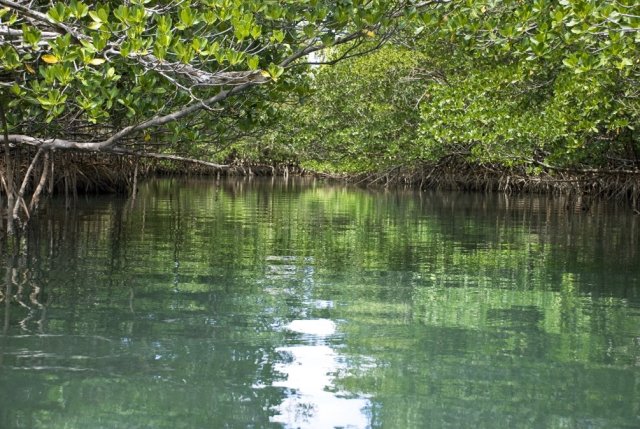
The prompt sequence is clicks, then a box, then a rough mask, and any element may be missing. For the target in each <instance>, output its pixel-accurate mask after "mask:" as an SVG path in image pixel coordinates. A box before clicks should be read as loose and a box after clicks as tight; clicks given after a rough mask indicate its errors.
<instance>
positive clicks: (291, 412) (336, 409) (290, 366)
mask: <svg viewBox="0 0 640 429" xmlns="http://www.w3.org/2000/svg"><path fill="white" fill-rule="evenodd" d="M287 329H288V330H290V331H292V332H297V333H300V334H303V338H304V339H305V340H307V341H306V342H307V343H308V344H305V345H299V346H291V347H280V348H278V349H277V350H278V351H279V352H281V353H286V354H289V355H290V356H291V358H292V359H291V362H289V363H282V364H279V365H277V366H276V369H277V370H278V371H279V372H281V373H283V374H284V375H285V376H286V379H285V380H283V381H279V382H276V383H274V386H278V387H285V388H287V389H289V390H290V391H291V393H290V395H289V396H288V397H287V398H286V399H285V400H284V401H283V402H282V404H280V405H279V406H278V408H277V411H278V414H277V415H276V416H274V417H272V418H271V421H272V422H274V423H281V424H284V425H285V427H292V428H334V427H340V428H366V427H369V419H368V417H367V415H366V413H365V410H366V408H368V407H369V405H370V404H369V401H368V400H367V399H362V398H355V399H354V398H345V397H340V396H338V395H337V394H336V393H334V392H330V391H328V389H329V388H330V387H332V385H333V379H334V376H333V375H332V374H335V373H337V372H338V371H339V370H341V369H344V368H345V364H343V363H340V359H339V358H340V356H339V355H338V354H337V353H336V352H335V351H334V350H333V349H332V348H331V347H329V346H327V345H326V344H324V340H325V339H326V338H327V337H329V336H331V335H333V334H334V333H335V331H336V325H335V323H334V322H333V321H331V320H327V319H316V320H294V321H293V322H291V323H290V324H289V325H288V326H287Z"/></svg>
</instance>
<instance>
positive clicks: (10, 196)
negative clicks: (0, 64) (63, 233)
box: [0, 93, 16, 235]
mask: <svg viewBox="0 0 640 429" xmlns="http://www.w3.org/2000/svg"><path fill="white" fill-rule="evenodd" d="M4 103H5V97H4V93H1V94H0V121H1V122H2V132H3V135H4V171H3V172H2V184H3V186H4V188H5V192H6V194H7V209H6V218H7V234H8V235H13V233H14V224H13V210H14V206H15V201H16V199H15V186H14V183H13V168H12V164H11V162H12V159H11V154H10V153H9V151H10V148H9V126H8V125H7V116H6V112H5V108H4Z"/></svg>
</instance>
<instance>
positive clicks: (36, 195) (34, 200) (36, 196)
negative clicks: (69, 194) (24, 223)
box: [29, 152, 49, 212]
mask: <svg viewBox="0 0 640 429" xmlns="http://www.w3.org/2000/svg"><path fill="white" fill-rule="evenodd" d="M48 178H49V152H47V153H45V154H44V165H43V166H42V174H41V175H40V180H39V181H38V186H36V190H35V191H34V192H33V195H32V196H31V202H30V203H29V211H30V212H33V210H34V209H35V208H37V207H38V202H39V201H40V195H41V194H42V190H43V189H44V187H45V185H46V184H47V179H48Z"/></svg>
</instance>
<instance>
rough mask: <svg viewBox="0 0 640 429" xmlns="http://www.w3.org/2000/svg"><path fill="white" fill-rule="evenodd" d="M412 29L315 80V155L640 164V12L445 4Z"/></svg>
mask: <svg viewBox="0 0 640 429" xmlns="http://www.w3.org/2000/svg"><path fill="white" fill-rule="evenodd" d="M406 24H407V25H406V27H405V28H404V32H403V33H402V34H401V35H398V36H397V37H396V38H395V39H394V41H393V42H391V43H390V46H387V48H386V49H385V50H382V51H379V52H378V53H377V54H375V55H372V56H369V57H362V58H358V59H356V60H354V61H352V62H349V63H340V64H337V65H335V66H333V67H326V68H323V69H321V70H320V71H319V73H318V77H317V79H316V80H315V87H316V90H317V93H316V95H315V96H314V97H313V99H312V100H309V101H308V102H307V103H306V106H310V107H305V106H303V107H302V108H301V109H299V110H300V111H302V112H305V111H306V112H308V113H307V114H304V113H303V114H302V117H303V122H304V123H306V124H307V125H308V126H307V127H306V130H305V131H306V132H305V133H303V135H304V137H303V138H301V139H300V142H301V143H303V144H304V143H306V142H309V143H311V144H307V145H304V146H305V147H306V148H307V149H309V151H310V154H312V155H313V156H314V158H315V159H318V160H332V161H333V160H334V159H335V158H338V157H347V158H348V160H349V165H352V166H353V165H354V164H355V166H356V169H357V170H359V171H371V170H372V169H376V168H377V169H388V168H393V167H396V166H398V165H420V164H421V163H423V162H434V161H438V160H441V159H443V158H444V157H448V156H452V155H456V156H461V157H464V158H465V159H466V160H468V161H472V162H480V163H498V164H500V165H502V166H513V165H522V164H524V165H528V166H533V167H542V166H549V164H551V165H552V166H556V167H574V168H575V167H582V168H583V169H584V167H585V166H586V167H595V168H600V169H602V168H605V167H606V168H610V169H613V168H615V169H618V170H633V169H635V168H637V166H638V165H639V164H640V141H639V136H638V132H637V128H638V125H639V123H638V121H639V118H640V115H639V114H640V102H639V100H640V98H639V96H640V93H639V92H638V88H640V53H639V52H640V51H639V50H638V42H639V41H640V6H638V4H637V2H634V1H622V2H608V1H564V0H563V1H545V0H539V1H535V2H520V1H474V2H445V3H443V4H441V5H439V7H438V8H436V9H434V10H429V11H428V12H426V13H422V14H415V15H414V16H413V17H412V19H411V20H409V21H407V22H406ZM341 52H342V51H340V50H337V52H335V53H334V55H336V56H339V55H340V53H341ZM305 118H306V121H305V120H304V119H305ZM316 118H321V120H319V121H317V120H316ZM327 151H330V152H332V153H333V156H327V155H326V152H327ZM341 168H343V167H341Z"/></svg>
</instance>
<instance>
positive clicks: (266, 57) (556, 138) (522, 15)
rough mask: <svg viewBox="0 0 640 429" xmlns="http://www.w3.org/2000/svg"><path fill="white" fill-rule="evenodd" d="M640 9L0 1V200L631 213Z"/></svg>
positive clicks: (24, 208)
mask: <svg viewBox="0 0 640 429" xmlns="http://www.w3.org/2000/svg"><path fill="white" fill-rule="evenodd" d="M639 40H640V4H638V2H637V1H634V0H620V1H617V2H609V1H605V0H588V1H586V0H581V1H560V2H558V1H551V0H536V1H531V2H522V1H513V0H499V1H494V0H491V1H489V0H478V1H473V2H469V1H444V2H443V1H430V0H427V1H415V0H380V1H376V2H370V1H362V0H345V1H341V2H338V3H336V2H331V1H328V0H327V1H325V0H320V1H318V2H260V1H256V0H238V1H233V2H227V1H225V2H219V1H212V2H209V1H199V2H189V1H187V2H179V3H177V4H176V3H174V2H164V1H160V2H152V3H149V2H147V1H144V0H131V1H130V2H126V3H125V4H123V3H122V2H116V1H110V0H106V1H104V2H99V3H90V2H87V3H85V2H83V1H82V0H73V1H61V2H56V3H55V5H54V4H52V3H50V2H32V3H30V4H29V5H25V4H22V3H20V2H16V1H14V0H0V128H1V134H2V135H1V139H0V148H2V152H3V154H2V156H0V158H2V160H1V161H0V163H1V165H0V179H1V180H0V182H1V183H0V189H1V191H0V195H1V196H2V212H3V215H2V219H3V220H4V221H5V222H6V231H7V233H8V234H12V233H13V231H14V226H15V225H14V224H18V225H25V224H26V223H27V222H28V219H29V218H30V217H31V216H32V215H33V213H34V212H35V211H36V210H37V207H38V205H39V204H40V202H41V200H42V197H43V196H44V195H51V194H53V193H54V192H58V193H63V194H64V195H66V197H67V199H69V198H72V197H74V196H75V195H76V194H77V193H78V192H95V191H98V192H122V193H126V192H129V191H130V192H131V193H132V195H134V196H135V191H136V188H137V186H136V184H137V181H138V180H139V178H140V177H142V176H145V175H149V174H152V173H158V174H173V173H180V174H201V173H204V172H207V173H208V174H215V175H218V174H219V175H224V174H237V175H278V174H282V175H289V174H301V173H305V174H313V173H312V172H322V171H328V172H331V173H315V174H317V175H318V176H319V177H324V178H326V179H340V180H344V181H347V182H350V183H354V184H358V185H368V186H396V185H402V186H404V185H406V186H414V187H416V188H421V189H427V188H440V189H459V190H469V191H498V192H504V193H515V192H531V193H533V192H535V193H550V194H563V195H569V196H571V200H572V201H575V203H572V204H570V205H575V206H580V207H581V210H586V209H587V208H588V206H589V203H588V202H585V201H587V200H589V201H590V200H593V199H604V200H611V201H616V202H624V203H626V204H628V205H629V206H630V207H631V209H632V210H633V211H634V212H635V213H640V202H639V194H640V190H639V188H640V184H639V183H640V132H639V130H640V50H638V41H639Z"/></svg>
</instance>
